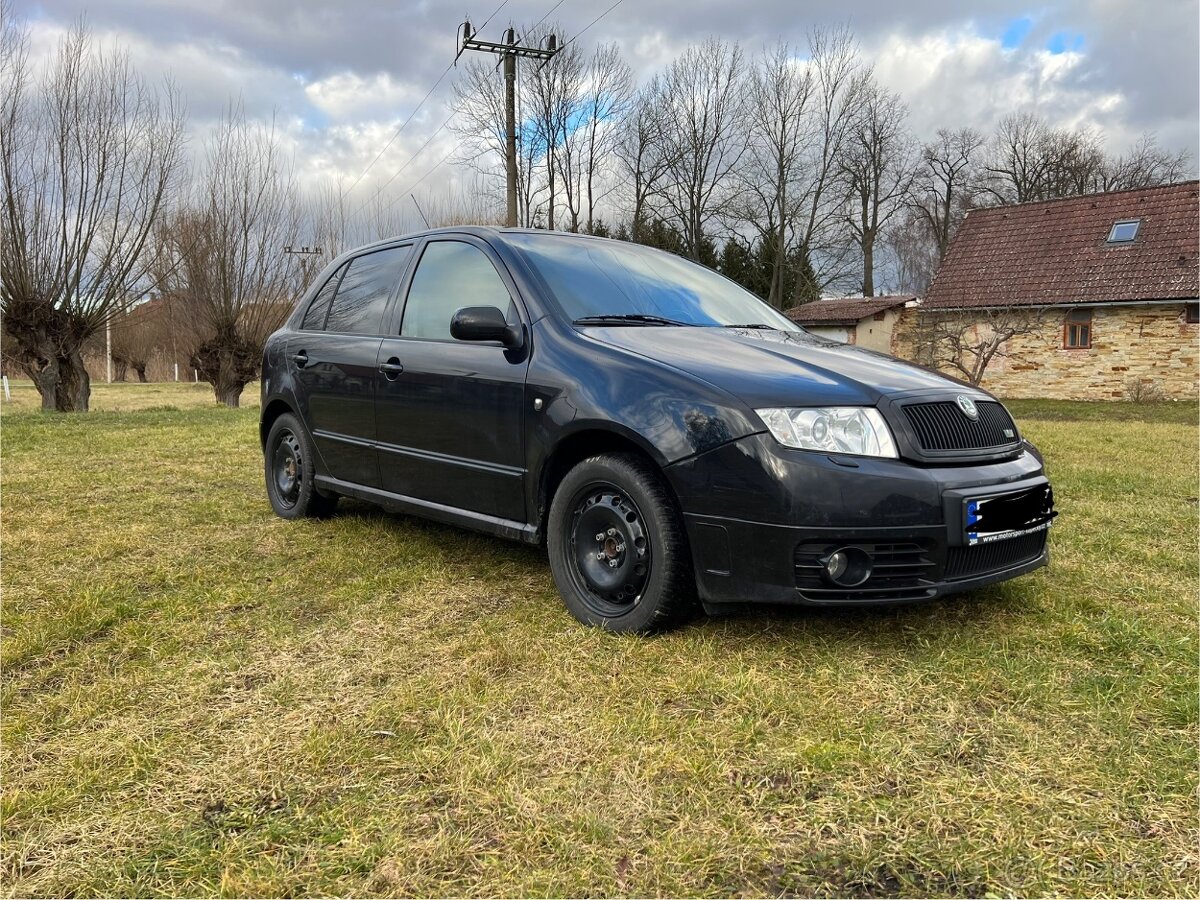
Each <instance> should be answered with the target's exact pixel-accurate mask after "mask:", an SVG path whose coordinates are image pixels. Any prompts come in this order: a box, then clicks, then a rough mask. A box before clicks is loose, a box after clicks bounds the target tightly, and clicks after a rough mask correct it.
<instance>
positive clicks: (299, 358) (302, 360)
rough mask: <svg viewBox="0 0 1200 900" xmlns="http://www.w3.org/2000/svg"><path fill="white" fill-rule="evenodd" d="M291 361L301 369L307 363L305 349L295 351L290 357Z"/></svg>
mask: <svg viewBox="0 0 1200 900" xmlns="http://www.w3.org/2000/svg"><path fill="white" fill-rule="evenodd" d="M292 362H294V363H295V364H296V365H297V366H299V367H300V368H301V369H303V368H304V367H305V366H306V365H308V353H307V351H305V350H301V351H300V352H299V353H297V354H296V355H295V356H293V357H292Z"/></svg>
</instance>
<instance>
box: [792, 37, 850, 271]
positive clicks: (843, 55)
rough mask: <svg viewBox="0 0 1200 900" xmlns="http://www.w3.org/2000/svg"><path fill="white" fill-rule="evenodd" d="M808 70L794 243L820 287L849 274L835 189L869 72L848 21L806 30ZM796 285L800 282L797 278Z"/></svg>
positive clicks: (839, 197) (840, 197)
mask: <svg viewBox="0 0 1200 900" xmlns="http://www.w3.org/2000/svg"><path fill="white" fill-rule="evenodd" d="M808 49H809V62H808V67H809V71H810V72H811V73H812V80H813V102H812V104H811V110H812V113H811V123H812V125H811V132H810V138H809V140H808V142H807V143H808V145H807V147H806V148H805V154H804V164H803V167H802V171H803V173H804V178H803V180H802V182H801V193H800V195H799V196H798V198H797V199H798V201H799V203H800V207H801V211H800V214H799V216H798V225H797V231H798V234H797V243H798V244H799V245H800V247H802V248H803V255H804V256H805V257H806V258H807V259H808V260H809V261H810V263H811V265H812V267H813V278H814V280H815V285H814V286H815V287H816V289H817V290H818V291H823V290H825V289H826V288H828V287H829V286H830V285H834V284H838V283H840V282H842V281H843V280H847V279H848V277H849V275H850V273H851V272H852V262H853V260H852V253H851V250H852V249H853V248H852V245H848V243H847V242H846V241H845V240H844V229H843V228H842V218H843V217H842V211H843V209H844V207H843V203H842V201H843V199H844V197H843V195H842V192H841V191H839V190H838V189H837V182H838V175H839V162H840V160H841V158H842V154H843V153H844V152H845V148H846V142H847V140H848V138H849V135H850V129H851V128H852V126H853V123H854V121H855V110H856V109H857V107H858V103H859V96H860V94H861V93H862V90H863V84H864V81H865V78H866V76H867V74H868V73H866V72H864V70H863V67H862V64H861V63H860V62H859V59H858V48H857V46H856V44H855V42H854V36H853V34H852V33H851V32H850V30H849V29H848V28H846V27H838V28H834V29H829V30H824V29H814V30H813V31H812V32H810V33H809V38H808ZM796 285H797V289H800V288H801V287H803V286H804V279H798V280H797V282H796Z"/></svg>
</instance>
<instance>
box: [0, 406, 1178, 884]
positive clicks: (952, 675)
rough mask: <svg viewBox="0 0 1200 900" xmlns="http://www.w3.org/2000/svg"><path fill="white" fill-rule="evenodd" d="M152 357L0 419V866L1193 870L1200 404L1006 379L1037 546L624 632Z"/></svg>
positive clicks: (546, 872)
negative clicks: (1054, 506) (262, 451)
mask: <svg viewBox="0 0 1200 900" xmlns="http://www.w3.org/2000/svg"><path fill="white" fill-rule="evenodd" d="M154 387H155V388H156V392H155V394H153V395H148V394H147V395H145V396H143V395H142V394H141V393H140V392H141V391H142V387H141V386H132V385H130V386H113V387H111V388H110V387H107V386H100V387H98V389H97V397H96V403H95V406H96V408H97V409H106V410H107V411H102V412H98V413H90V414H87V415H66V416H63V415H41V414H36V413H29V414H27V413H25V412H14V413H12V414H10V415H5V416H4V418H3V422H2V427H3V435H2V438H3V460H2V462H3V471H2V482H0V487H2V489H3V519H2V522H0V529H2V530H0V536H2V538H3V548H4V555H3V623H2V624H3V629H2V636H3V637H2V641H0V663H2V666H3V685H2V693H0V703H2V706H3V718H2V720H0V736H2V739H3V773H4V778H3V787H2V792H0V813H2V816H3V831H2V835H0V884H2V885H3V890H4V891H5V893H6V894H8V895H11V896H64V895H72V896H85V895H91V896H95V895H119V896H130V895H161V894H170V895H191V896H196V895H222V896H248V895H264V896H276V895H332V894H338V895H347V894H351V895H363V896H382V895H414V896H420V895H461V896H539V895H570V896H582V895H589V896H590V895H637V896H645V895H660V894H671V895H703V896H730V895H751V896H763V895H783V894H793V895H803V896H824V895H837V896H863V897H867V896H884V895H887V896H985V895H988V894H993V895H1000V896H1005V895H1045V894H1064V895H1072V896H1101V895H1103V896H1115V895H1120V896H1196V895H1197V893H1198V885H1197V866H1198V855H1197V851H1196V847H1197V843H1198V839H1200V835H1198V833H1197V800H1196V791H1197V753H1196V746H1197V738H1198V729H1197V716H1198V711H1197V685H1196V659H1197V649H1198V648H1197V571H1196V570H1197V546H1196V534H1197V501H1196V497H1197V494H1198V493H1200V492H1198V491H1197V480H1196V473H1197V440H1196V437H1197V435H1196V428H1195V422H1194V416H1195V405H1194V404H1192V405H1191V407H1190V409H1191V418H1190V419H1189V418H1187V417H1180V418H1175V413H1174V412H1170V413H1169V414H1168V413H1161V414H1160V413H1159V412H1158V411H1157V410H1158V408H1157V407H1155V408H1153V409H1154V410H1155V411H1154V412H1153V414H1152V415H1150V414H1147V415H1145V416H1144V417H1143V418H1140V419H1137V420H1135V421H1125V420H1124V419H1123V418H1122V417H1123V416H1125V414H1126V413H1127V412H1128V411H1129V410H1134V409H1137V410H1142V411H1143V413H1145V410H1146V409H1147V407H1145V406H1137V405H1134V404H1111V405H1106V406H1104V407H1103V409H1101V408H1100V407H1099V406H1096V407H1093V406H1091V405H1088V406H1086V407H1083V406H1081V407H1080V408H1079V409H1075V408H1074V407H1071V406H1066V405H1062V404H1052V405H1044V404H1043V405H1034V404H1029V405H1027V406H1026V405H1023V404H1020V403H1014V404H1013V406H1014V409H1015V410H1016V412H1017V415H1018V419H1019V421H1020V423H1021V425H1022V426H1023V429H1024V431H1025V433H1026V434H1027V435H1028V436H1029V437H1030V438H1031V439H1032V440H1034V441H1035V442H1037V443H1038V444H1039V446H1041V447H1042V449H1043V450H1044V452H1045V454H1046V456H1047V461H1048V465H1049V468H1050V470H1051V474H1052V476H1053V477H1054V479H1055V488H1056V495H1057V497H1058V501H1059V504H1060V508H1061V510H1062V513H1063V515H1062V517H1061V518H1060V520H1059V522H1058V523H1056V526H1055V528H1054V529H1053V531H1052V537H1051V544H1052V551H1053V564H1052V566H1051V567H1050V568H1049V569H1045V570H1041V571H1039V572H1038V573H1036V574H1034V575H1032V576H1029V577H1026V578H1022V579H1019V580H1017V581H1014V582H1009V583H1006V584H1003V585H1000V586H997V587H994V588H991V589H987V590H983V591H980V592H977V593H974V594H971V595H966V596H962V597H958V598H953V599H949V600H946V601H944V602H938V603H933V604H928V605H921V606H911V607H904V608H898V609H886V610H862V609H860V610H847V611H828V610H826V611H820V610H818V611H805V610H794V611H780V610H767V609H764V610H761V611H755V612H750V613H747V614H744V615H739V616H737V617H731V618H721V619H701V620H699V621H697V622H695V623H694V624H692V625H689V626H686V627H683V628H681V629H679V630H676V631H673V632H671V633H668V634H665V635H661V636H658V637H654V638H632V637H622V636H615V635H608V634H604V633H600V632H598V631H595V630H591V629H586V628H583V627H582V626H580V625H578V624H577V623H576V622H575V621H574V620H573V619H571V618H570V617H569V616H568V615H567V614H566V612H565V611H564V609H563V608H562V604H561V601H559V599H558V597H557V595H556V594H555V592H554V589H553V586H552V584H551V581H550V577H549V572H548V570H547V566H546V561H545V556H544V554H543V553H542V552H540V551H538V550H536V549H532V548H528V547H524V546H518V545H514V544H508V543H505V542H502V541H499V540H495V539H491V538H487V537H482V536H478V535H473V534H469V533H466V532H461V531H456V530H453V529H449V528H443V527H440V526H436V525H431V524H427V523H423V522H421V521H418V520H416V519H410V518H404V517H398V516H390V515H385V514H383V513H381V512H379V511H377V510H374V509H372V508H371V507H368V506H366V505H363V504H355V503H345V504H344V505H343V506H342V507H341V508H340V512H339V514H338V515H337V516H336V517H334V518H333V519H330V520H328V521H322V522H298V523H289V522H284V521H282V520H279V519H276V518H275V517H274V516H273V515H272V514H271V511H270V508H269V506H268V505H267V502H266V499H265V496H264V493H263V487H262V484H261V480H262V477H261V462H260V457H259V451H258V443H257V411H256V410H253V409H247V410H239V411H231V410H225V409H218V408H214V407H213V406H212V404H211V393H209V394H208V395H207V396H201V395H200V394H199V393H198V392H197V391H196V390H195V389H194V388H193V387H190V386H179V387H173V386H162V385H158V386H154ZM164 387H165V388H166V390H161V389H163V388H164ZM202 387H203V386H202ZM122 391H127V393H121V392H122ZM253 399H254V393H253V388H252V389H251V392H250V393H249V394H248V396H247V400H253ZM1185 406H1186V405H1183V404H1170V405H1166V406H1164V408H1169V409H1172V410H1174V409H1185ZM155 407H157V408H155ZM164 407H176V408H175V409H167V408H164ZM1104 410H1107V411H1109V412H1110V413H1111V415H1103V414H1102V413H1103V411H1104ZM6 411H7V410H6Z"/></svg>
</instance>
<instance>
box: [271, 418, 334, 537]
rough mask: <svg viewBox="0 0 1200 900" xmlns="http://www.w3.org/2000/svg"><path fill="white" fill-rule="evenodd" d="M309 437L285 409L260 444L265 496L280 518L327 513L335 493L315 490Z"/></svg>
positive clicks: (332, 503) (332, 504)
mask: <svg viewBox="0 0 1200 900" xmlns="http://www.w3.org/2000/svg"><path fill="white" fill-rule="evenodd" d="M313 456H314V452H313V448H312V441H310V440H309V439H308V432H306V431H305V430H304V428H303V427H301V425H300V422H299V420H297V419H296V417H295V416H293V415H292V414H291V413H285V414H284V415H282V416H280V417H279V418H278V419H276V420H275V421H274V423H272V425H271V430H270V432H269V433H268V434H267V443H266V445H265V446H264V447H263V470H264V475H265V476H266V480H267V497H268V499H270V501H271V508H272V509H274V510H275V514H276V515H278V516H281V517H282V518H284V519H301V518H306V517H315V516H327V515H329V514H330V513H331V512H333V508H334V507H335V506H336V505H337V497H326V496H325V495H323V494H320V493H318V492H317V486H316V467H315V466H314V464H313Z"/></svg>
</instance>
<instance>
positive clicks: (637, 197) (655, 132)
mask: <svg viewBox="0 0 1200 900" xmlns="http://www.w3.org/2000/svg"><path fill="white" fill-rule="evenodd" d="M668 130H669V124H668V119H667V110H666V98H665V85H664V84H663V81H662V79H661V78H660V77H659V76H658V75H655V76H654V77H653V78H651V79H650V81H649V82H648V83H647V84H646V85H645V86H643V87H642V89H641V90H640V91H639V92H638V95H637V97H636V99H635V100H634V102H633V106H632V108H631V110H630V112H629V114H628V115H627V116H626V117H625V120H624V122H623V123H622V124H621V128H620V132H619V134H618V136H617V142H616V147H615V155H616V163H617V167H618V171H619V173H620V174H621V175H622V176H624V181H625V184H626V195H627V196H628V204H629V221H630V237H631V238H632V239H633V240H635V241H640V240H642V239H643V237H644V232H645V229H646V226H647V221H648V219H649V218H650V217H651V216H652V215H657V214H658V212H659V209H658V207H659V202H658V200H659V198H660V196H661V192H662V187H663V183H664V181H665V179H666V177H667V175H668V173H669V172H670V171H671V167H672V165H673V164H674V161H675V159H674V156H673V152H674V146H673V144H672V143H671V142H670V141H668V139H667V136H668Z"/></svg>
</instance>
